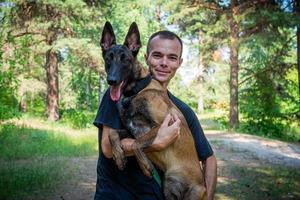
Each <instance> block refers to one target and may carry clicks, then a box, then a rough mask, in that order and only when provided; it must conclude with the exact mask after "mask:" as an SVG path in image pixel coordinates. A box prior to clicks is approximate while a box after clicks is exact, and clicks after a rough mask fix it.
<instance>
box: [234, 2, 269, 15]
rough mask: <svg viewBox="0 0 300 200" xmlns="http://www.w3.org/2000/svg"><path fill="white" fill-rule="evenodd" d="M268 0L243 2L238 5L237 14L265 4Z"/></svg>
mask: <svg viewBox="0 0 300 200" xmlns="http://www.w3.org/2000/svg"><path fill="white" fill-rule="evenodd" d="M267 2H268V0H255V1H251V0H249V1H245V2H244V3H242V4H240V5H239V6H237V14H240V13H242V12H243V11H244V10H245V9H247V8H250V7H254V6H257V5H260V4H264V3H267Z"/></svg>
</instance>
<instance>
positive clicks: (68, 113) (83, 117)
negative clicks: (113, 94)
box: [61, 108, 95, 129]
mask: <svg viewBox="0 0 300 200" xmlns="http://www.w3.org/2000/svg"><path fill="white" fill-rule="evenodd" d="M61 114H62V120H61V122H62V123H67V124H70V125H71V126H72V127H73V128H78V129H80V128H88V127H91V126H92V122H93V121H94V119H95V113H93V112H88V111H84V110H80V109H73V108H70V109H65V110H62V113H61Z"/></svg>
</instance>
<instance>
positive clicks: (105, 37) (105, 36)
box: [100, 22, 116, 52]
mask: <svg viewBox="0 0 300 200" xmlns="http://www.w3.org/2000/svg"><path fill="white" fill-rule="evenodd" d="M114 44H116V36H115V34H114V30H113V27H112V26H111V24H110V23H109V22H106V23H105V25H104V28H103V31H102V37H101V40H100V46H101V48H102V52H105V51H106V50H108V49H109V48H110V47H111V46H112V45H114Z"/></svg>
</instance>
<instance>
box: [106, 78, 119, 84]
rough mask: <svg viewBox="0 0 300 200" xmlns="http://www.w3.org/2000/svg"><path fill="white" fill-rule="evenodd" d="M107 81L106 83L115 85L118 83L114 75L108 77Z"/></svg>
mask: <svg viewBox="0 0 300 200" xmlns="http://www.w3.org/2000/svg"><path fill="white" fill-rule="evenodd" d="M107 83H108V85H116V84H117V83H118V81H117V79H116V78H115V77H108V78H107Z"/></svg>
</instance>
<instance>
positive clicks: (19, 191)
mask: <svg viewBox="0 0 300 200" xmlns="http://www.w3.org/2000/svg"><path fill="white" fill-rule="evenodd" d="M22 120H23V124H22V125H16V124H17V122H16V121H15V124H12V123H7V124H2V125H1V126H0V199H20V197H22V199H26V198H29V199H30V196H31V195H34V194H35V193H37V194H44V193H47V192H50V193H51V191H53V190H54V189H55V188H56V187H59V185H61V184H64V182H65V181H66V180H68V179H70V178H71V177H72V176H73V175H72V173H73V174H74V173H75V172H74V170H75V171H76V167H75V166H70V162H68V160H70V159H71V158H74V157H85V156H91V155H97V154H98V149H97V147H98V141H97V135H96V134H95V133H96V132H95V130H93V131H92V133H86V134H85V133H83V132H78V131H77V130H75V129H70V128H68V127H64V126H63V125H58V126H53V124H52V123H50V122H46V121H35V120H37V119H29V118H25V119H21V120H19V121H18V122H20V121H22ZM28 122H30V123H28ZM28 124H32V127H28ZM36 127H38V128H36ZM64 130H68V131H66V132H64ZM86 131H87V130H86Z"/></svg>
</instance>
